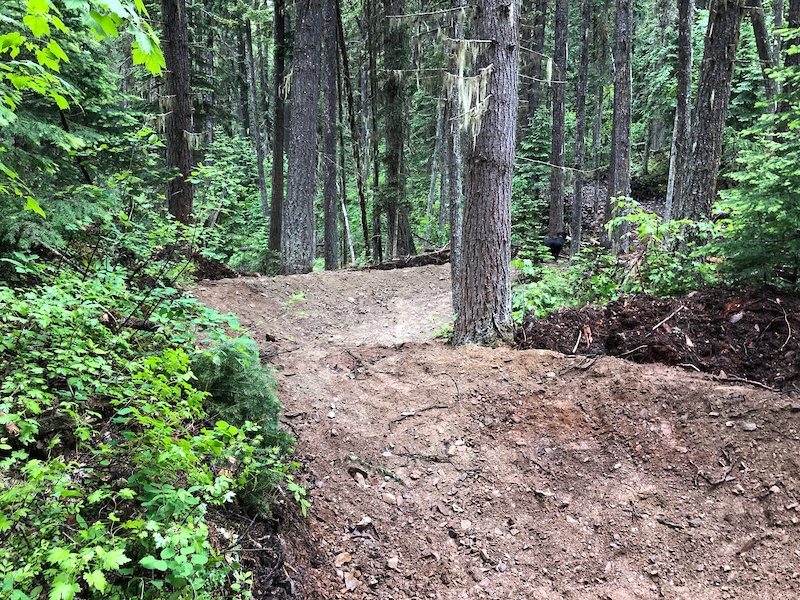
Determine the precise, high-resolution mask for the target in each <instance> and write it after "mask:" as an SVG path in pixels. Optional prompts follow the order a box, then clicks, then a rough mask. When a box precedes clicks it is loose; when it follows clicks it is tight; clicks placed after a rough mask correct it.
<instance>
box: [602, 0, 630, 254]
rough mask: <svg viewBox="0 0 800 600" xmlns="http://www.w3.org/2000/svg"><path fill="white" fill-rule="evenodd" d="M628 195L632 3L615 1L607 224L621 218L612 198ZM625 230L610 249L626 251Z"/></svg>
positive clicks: (617, 233)
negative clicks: (612, 112) (612, 108)
mask: <svg viewBox="0 0 800 600" xmlns="http://www.w3.org/2000/svg"><path fill="white" fill-rule="evenodd" d="M630 193H631V0H617V17H616V28H615V33H614V116H613V123H612V125H611V160H610V163H609V175H608V196H607V199H606V210H605V218H606V222H608V221H610V220H611V219H613V218H615V217H618V216H621V214H620V212H619V209H618V206H617V205H616V204H617V203H616V202H614V199H615V198H619V197H627V196H630ZM625 234H626V227H625V226H621V227H617V228H615V229H614V230H613V231H612V232H611V239H610V240H609V241H610V242H611V246H612V248H614V250H615V251H622V252H625V251H627V239H626V235H625Z"/></svg>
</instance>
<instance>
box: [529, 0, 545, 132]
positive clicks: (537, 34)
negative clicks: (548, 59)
mask: <svg viewBox="0 0 800 600" xmlns="http://www.w3.org/2000/svg"><path fill="white" fill-rule="evenodd" d="M535 10H536V15H535V16H534V18H533V33H532V37H533V39H532V42H531V49H532V50H533V57H532V60H533V69H531V78H532V81H531V85H530V87H529V88H528V123H531V122H532V121H533V119H534V117H535V116H536V111H537V110H538V109H539V104H540V103H541V95H542V94H541V88H542V83H541V81H542V62H543V59H544V41H545V33H546V26H547V0H536V8H535Z"/></svg>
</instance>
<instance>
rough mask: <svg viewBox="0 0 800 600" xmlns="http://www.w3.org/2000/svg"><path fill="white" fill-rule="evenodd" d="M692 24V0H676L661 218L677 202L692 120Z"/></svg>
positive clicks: (669, 217) (667, 216) (669, 213)
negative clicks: (674, 80)
mask: <svg viewBox="0 0 800 600" xmlns="http://www.w3.org/2000/svg"><path fill="white" fill-rule="evenodd" d="M693 26H694V0H678V67H677V70H678V85H677V88H678V89H677V93H676V99H675V101H676V105H675V122H674V125H673V128H672V144H671V146H670V151H669V174H668V175H667V199H666V203H665V205H664V222H665V223H669V222H670V221H671V220H672V212H673V207H674V206H680V194H681V190H680V185H679V183H680V179H679V174H681V173H683V172H684V169H685V164H686V156H687V154H688V151H689V140H690V137H691V124H692V54H693V50H692V29H693Z"/></svg>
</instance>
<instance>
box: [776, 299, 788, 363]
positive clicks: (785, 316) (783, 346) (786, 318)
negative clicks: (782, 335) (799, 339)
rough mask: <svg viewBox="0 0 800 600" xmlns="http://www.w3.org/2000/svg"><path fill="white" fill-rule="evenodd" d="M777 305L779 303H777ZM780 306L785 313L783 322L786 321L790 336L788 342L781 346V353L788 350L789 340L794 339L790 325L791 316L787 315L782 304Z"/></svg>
mask: <svg viewBox="0 0 800 600" xmlns="http://www.w3.org/2000/svg"><path fill="white" fill-rule="evenodd" d="M775 304H778V303H777V302H776V303H775ZM778 306H779V307H780V309H781V310H782V311H783V320H784V321H786V327H787V328H788V329H789V335H787V336H786V341H785V342H783V345H781V349H780V351H781V352H783V349H784V348H786V344H788V343H789V340H791V339H792V326H791V325H789V315H787V314H786V310H785V309H784V308H783V307H782V306H781V305H780V304H778Z"/></svg>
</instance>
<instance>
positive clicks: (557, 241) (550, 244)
mask: <svg viewBox="0 0 800 600" xmlns="http://www.w3.org/2000/svg"><path fill="white" fill-rule="evenodd" d="M566 243H567V232H566V231H559V232H558V233H557V234H556V237H554V238H547V239H546V240H545V241H543V242H542V245H544V246H547V248H548V249H549V250H550V254H552V255H553V260H558V255H559V254H561V249H562V248H563V247H564V244H566Z"/></svg>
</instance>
